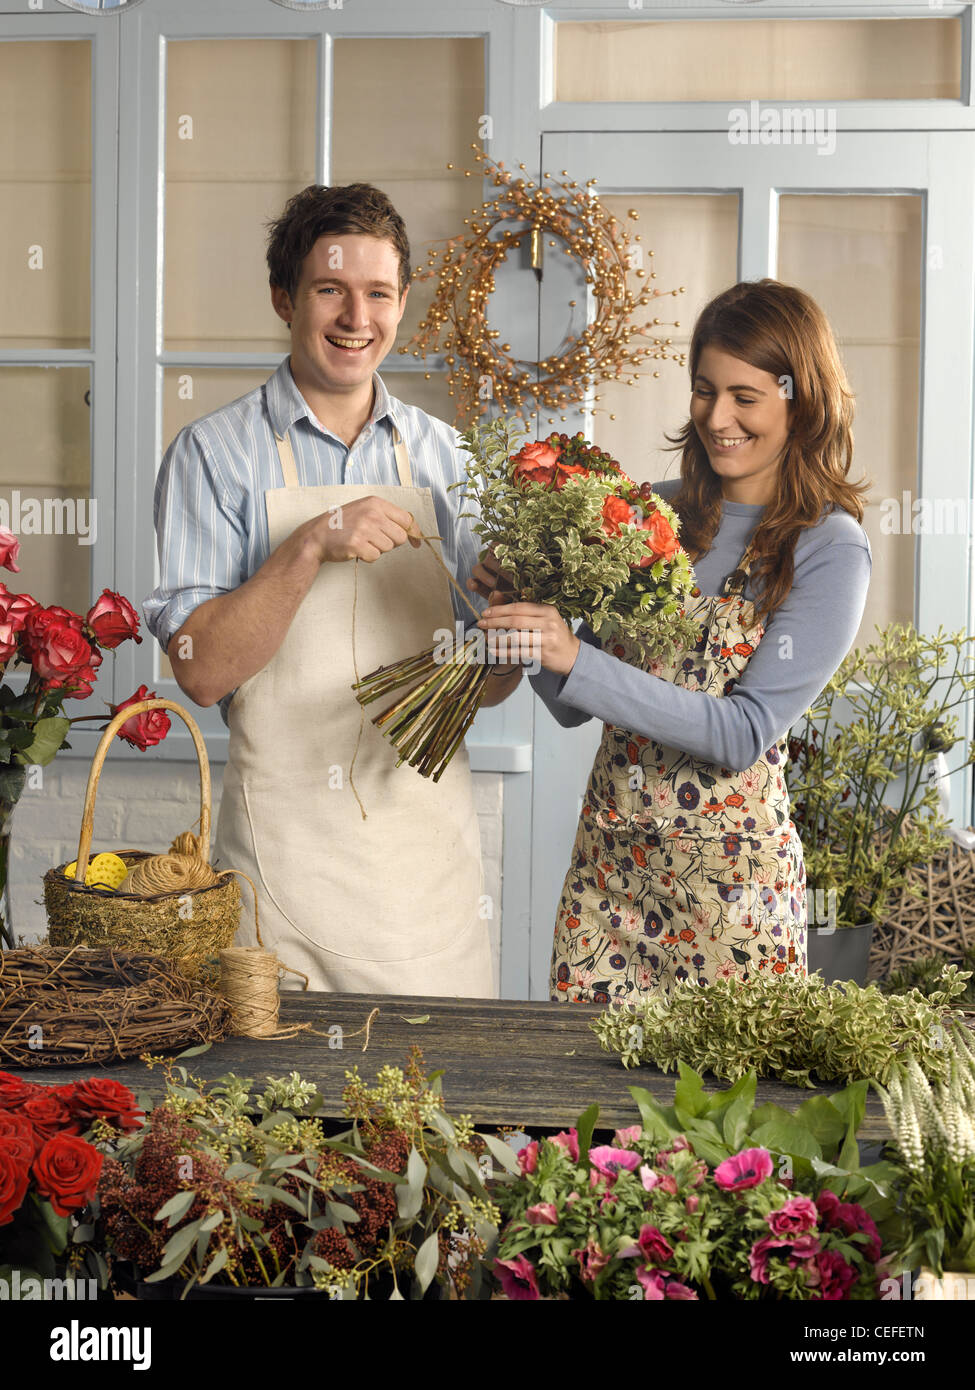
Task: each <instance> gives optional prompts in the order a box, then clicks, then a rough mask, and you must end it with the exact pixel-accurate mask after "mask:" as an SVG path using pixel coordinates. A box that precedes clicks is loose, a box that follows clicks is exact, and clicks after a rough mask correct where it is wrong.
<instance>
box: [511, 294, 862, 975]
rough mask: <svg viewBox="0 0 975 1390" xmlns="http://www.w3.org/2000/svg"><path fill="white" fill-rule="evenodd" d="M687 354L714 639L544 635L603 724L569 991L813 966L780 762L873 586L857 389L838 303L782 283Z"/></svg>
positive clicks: (702, 604)
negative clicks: (682, 641) (673, 642)
mask: <svg viewBox="0 0 975 1390" xmlns="http://www.w3.org/2000/svg"><path fill="white" fill-rule="evenodd" d="M689 365H690V374H691V383H692V387H693V392H692V396H691V401H690V408H689V418H688V420H687V422H686V424H685V425H684V427H683V429H682V430H681V431H680V432H679V433H678V434H677V435H676V436H675V437H674V436H668V438H671V439H672V440H673V442H674V447H675V448H678V449H680V451H681V477H680V480H679V486H677V487H675V485H674V483H672V482H671V483H666V482H662V483H654V484H653V488H654V491H656V492H659V493H660V495H661V496H663V497H664V498H665V499H666V500H667V501H668V502H669V503H670V505H671V506H672V507H673V509H674V511H675V512H676V513H677V515H678V517H679V518H680V522H681V530H680V541H681V544H682V545H683V546H684V548H685V549H686V550H687V552H688V554H689V555H690V557H691V560H692V562H693V563H694V569H695V577H696V580H697V583H698V586H699V588H700V590H701V593H700V596H699V597H698V598H696V599H694V600H692V601H691V602H690V603H688V605H687V607H686V614H687V616H689V617H691V618H693V619H694V620H695V622H696V623H697V624H698V627H699V632H700V636H699V638H698V640H697V641H696V642H695V643H693V644H692V645H690V647H689V648H688V650H686V651H683V652H680V653H678V655H677V657H676V659H675V660H673V661H667V662H663V661H659V660H652V661H649V662H648V661H645V660H642V659H641V657H640V655H639V653H638V652H636V651H635V649H633V648H632V647H631V646H629V645H627V644H625V643H623V644H620V643H616V642H614V643H612V644H611V645H610V647H609V649H608V650H606V649H603V648H602V647H601V646H600V643H599V642H598V640H597V639H596V638H595V636H594V635H593V633H592V631H591V630H590V629H588V628H586V627H585V625H583V627H581V628H580V629H579V632H578V637H579V638H580V639H581V640H580V641H577V642H576V643H575V646H574V649H573V648H571V647H568V646H567V644H566V641H565V640H564V639H563V640H561V641H560V640H559V634H557V633H556V634H554V635H553V634H551V633H550V635H549V648H550V652H551V656H550V657H549V658H548V659H547V658H546V648H545V645H544V639H543V647H542V657H541V661H542V665H543V667H545V668H546V669H545V670H543V672H542V673H541V674H540V675H536V676H532V677H531V682H532V685H533V686H534V688H535V690H536V692H537V693H538V694H539V695H540V696H541V697H542V699H543V700H544V701H545V703H546V705H547V706H548V708H549V709H550V710H551V712H552V713H553V714H554V716H555V718H556V719H558V720H559V722H560V723H562V724H564V725H566V726H569V725H573V724H580V723H583V722H584V721H585V720H587V719H589V718H592V717H594V716H595V717H596V718H599V719H601V720H603V722H604V725H605V728H604V730H603V738H602V743H601V744H600V747H599V750H598V752H597V754H596V759H595V762H594V764H593V768H592V772H591V774H590V778H589V784H588V786H587V788H586V792H585V796H584V798H583V805H582V814H581V816H580V820H579V825H578V830H577V833H576V841H575V846H574V849H573V853H572V861H571V864H570V867H569V870H568V873H567V874H566V876H565V881H564V884H563V888H562V896H561V901H560V903H559V908H558V917H557V922H556V929H555V942H554V947H553V956H552V970H551V981H550V985H551V994H552V998H553V999H556V1000H563V1001H565V1000H572V1001H583V1002H592V1003H607V1002H609V1001H610V1000H614V1001H620V1000H626V1001H629V1000H632V999H634V998H637V997H639V996H640V995H641V994H648V993H656V992H662V993H665V994H666V993H669V992H670V990H671V989H672V987H673V986H674V984H675V983H676V982H678V981H683V980H688V979H690V980H695V981H697V982H698V983H701V984H707V983H710V982H712V981H713V980H715V979H723V978H726V977H728V976H730V975H739V976H741V977H743V978H746V979H747V978H748V977H749V976H750V975H752V974H758V975H766V974H767V975H779V974H790V975H793V974H798V975H800V976H801V975H805V973H806V893H805V866H804V860H803V852H802V844H801V842H800V840H799V836H798V832H797V830H796V827H795V824H794V823H793V821H792V820H791V817H790V809H791V808H790V802H789V794H788V789H787V787H786V785H785V782H784V780H783V771H784V766H785V763H786V760H787V757H788V752H787V745H786V735H787V734H788V732H789V729H790V728H791V727H792V725H793V724H794V723H795V721H796V720H797V719H798V718H799V717H800V715H801V714H802V713H803V712H804V711H805V710H806V709H807V708H808V707H809V705H810V704H811V703H812V702H813V700H814V699H815V698H816V696H817V695H818V694H819V692H820V691H821V690H822V689H823V687H824V686H825V684H826V683H827V681H828V680H829V679H830V677H831V676H832V674H833V672H834V671H835V670H836V668H837V667H838V666H839V664H840V662H841V660H842V658H843V657H844V656H845V654H846V652H847V651H848V650H849V648H850V645H851V643H852V641H853V638H854V636H855V634H856V631H857V627H858V626H859V622H860V618H861V615H862V612H863V607H864V603H865V600H866V591H867V585H868V582H869V576H870V566H871V555H870V546H869V542H868V541H867V537H866V533H865V532H864V531H863V529H862V527H861V525H860V522H861V520H862V517H863V503H862V500H861V494H862V493H863V492H864V491H865V486H864V485H863V484H861V483H851V482H848V481H847V474H848V472H849V469H850V466H851V462H852V433H851V429H850V425H851V420H852V395H851V392H850V390H849V387H848V385H847V383H846V378H845V375H844V372H843V368H842V364H841V362H840V358H839V354H838V352H837V349H836V344H835V342H834V340H833V336H832V332H831V330H830V327H829V324H828V323H827V321H826V318H825V315H824V314H823V313H822V311H821V310H820V309H819V308H818V306H817V305H816V304H815V303H814V302H813V301H812V300H811V299H810V298H809V296H808V295H806V294H804V293H803V292H802V291H801V290H798V289H795V288H794V287H792V286H789V285H782V284H780V283H778V282H777V281H775V280H768V279H766V280H762V281H758V282H743V283H741V284H738V285H735V286H733V287H732V288H731V289H729V290H726V291H725V292H724V293H723V294H721V295H718V296H717V298H716V299H714V300H712V302H711V303H710V304H708V305H707V306H706V308H705V309H704V311H703V312H702V314H701V315H700V317H699V319H698V321H697V324H696V326H695V330H694V335H693V338H692V341H691V348H690V354H689ZM753 566H754V573H753V572H752V570H753ZM729 571H730V573H729ZM758 580H762V581H763V582H762V584H761V585H760V587H759V588H758V590H757V591H755V589H753V588H752V586H753V585H754V584H755V583H756V581H758ZM543 619H544V620H545V621H546V622H547V624H548V626H549V628H550V629H551V627H552V626H553V623H554V624H555V625H558V624H561V619H559V618H558V615H557V614H554V613H553V611H552V610H551V609H548V608H545V607H533V606H532V605H524V604H523V605H519V608H518V612H517V614H515V615H513V616H511V617H509V618H507V622H508V625H509V626H511V627H525V628H532V627H538V626H541V624H542V620H543ZM562 626H564V624H562ZM566 632H568V630H567V629H566ZM702 697H708V698H702Z"/></svg>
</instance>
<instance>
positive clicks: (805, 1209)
mask: <svg viewBox="0 0 975 1390" xmlns="http://www.w3.org/2000/svg"><path fill="white" fill-rule="evenodd" d="M765 1219H766V1221H767V1222H768V1224H769V1230H770V1231H771V1232H772V1234H773V1236H788V1235H795V1234H798V1233H799V1232H801V1231H812V1230H814V1229H815V1227H816V1224H817V1222H818V1221H819V1212H818V1211H817V1210H816V1204H815V1202H811V1201H810V1200H809V1198H808V1197H790V1198H789V1200H788V1201H787V1202H786V1203H785V1205H784V1206H781V1207H779V1209H778V1211H770V1212H769V1213H768V1215H767V1217H766V1218H765Z"/></svg>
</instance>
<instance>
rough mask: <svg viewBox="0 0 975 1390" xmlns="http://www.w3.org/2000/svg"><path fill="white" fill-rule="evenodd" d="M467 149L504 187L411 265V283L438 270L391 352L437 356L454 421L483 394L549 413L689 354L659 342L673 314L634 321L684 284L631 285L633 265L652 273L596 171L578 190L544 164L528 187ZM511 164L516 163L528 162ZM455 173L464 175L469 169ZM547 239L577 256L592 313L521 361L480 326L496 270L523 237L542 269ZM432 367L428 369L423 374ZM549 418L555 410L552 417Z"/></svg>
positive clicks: (479, 403) (475, 409) (485, 403)
mask: <svg viewBox="0 0 975 1390" xmlns="http://www.w3.org/2000/svg"><path fill="white" fill-rule="evenodd" d="M471 148H472V149H473V150H474V159H475V161H476V162H477V163H479V164H483V165H484V166H485V168H484V171H483V177H485V178H490V179H491V181H492V183H493V184H494V185H495V186H496V187H497V188H499V189H500V190H501V191H500V192H499V193H498V195H497V197H495V198H494V199H493V200H488V201H485V202H483V203H481V205H480V207H479V208H472V209H471V215H470V216H469V217H465V218H464V224H465V226H466V227H467V228H468V229H469V230H468V231H467V232H466V233H465V234H464V235H463V236H457V237H451V238H450V239H449V240H448V242H447V245H446V248H445V249H444V250H443V251H440V252H438V251H437V250H436V249H435V248H434V249H432V250H431V251H430V253H429V256H428V263H427V266H426V267H425V268H424V269H422V270H418V271H416V272H415V273H414V277H413V278H414V280H417V281H423V280H429V279H432V278H436V279H437V282H438V283H437V289H436V293H435V295H434V298H433V302H432V304H431V305H430V308H429V309H428V310H427V313H426V316H425V317H424V318H423V319H422V320H421V322H420V325H419V327H418V328H417V331H416V333H414V335H413V337H412V338H411V339H410V341H409V343H408V344H407V345H405V346H404V347H401V348H400V349H399V351H400V353H412V355H413V356H414V357H422V358H423V359H424V360H426V358H427V356H428V355H429V354H432V353H436V352H439V353H441V354H442V355H443V360H444V363H445V364H446V367H447V387H448V394H449V395H451V396H454V397H456V398H457V412H456V417H455V418H456V420H458V421H459V420H460V419H462V418H465V417H471V416H473V415H485V414H487V412H488V411H489V409H490V407H491V404H492V403H494V404H497V405H499V406H501V408H502V409H503V410H508V411H511V412H512V413H513V414H515V415H517V416H520V417H522V418H523V417H524V415H525V413H526V407H528V406H529V405H532V406H533V407H535V408H537V409H542V408H544V409H548V410H553V411H556V412H558V411H562V410H565V409H567V408H568V407H569V406H571V405H573V404H575V403H577V402H579V401H582V400H584V399H585V398H586V396H587V395H588V393H589V392H590V391H591V390H592V388H593V387H595V386H598V385H599V384H600V383H601V382H605V381H610V380H615V381H627V382H628V383H629V384H634V383H635V382H636V381H637V380H638V379H639V375H640V374H639V372H637V371H636V370H635V369H636V368H637V367H639V366H641V365H643V364H644V363H646V362H648V361H663V360H666V359H668V358H669V359H672V360H674V361H676V362H677V363H678V364H679V365H680V366H683V365H684V364H685V363H686V354H685V353H682V352H671V351H668V349H669V348H670V346H671V343H672V340H671V339H670V338H666V337H664V338H662V337H657V336H654V332H653V330H655V329H658V328H666V327H673V328H679V327H680V322H679V320H675V321H673V322H667V321H662V320H660V319H659V318H653V319H651V320H649V322H647V323H646V324H644V325H642V326H639V325H637V324H635V323H633V322H632V318H633V315H634V313H635V312H636V311H637V310H639V309H642V308H645V307H646V306H647V305H648V304H649V303H650V302H651V300H653V299H655V298H659V297H660V296H662V295H668V294H669V295H674V296H676V295H678V294H683V293H684V286H683V285H681V286H680V287H679V289H675V290H658V289H655V288H654V289H651V288H649V287H645V288H644V287H641V289H640V290H639V291H638V292H637V291H634V290H633V289H632V288H631V286H630V283H629V280H628V275H629V274H630V273H632V274H633V275H635V276H636V277H637V278H638V279H640V280H645V279H650V280H653V279H656V271H654V270H653V269H652V268H649V269H648V268H645V267H644V266H643V265H641V264H639V262H641V261H642V259H643V248H642V246H638V245H637V243H639V242H640V240H641V238H640V236H639V235H633V236H631V234H630V232H629V230H628V229H627V228H626V227H625V226H624V225H623V224H622V223H621V222H620V220H619V218H617V217H615V216H614V215H612V214H611V213H609V212H608V211H607V209H606V208H604V207H603V205H602V203H600V201H599V199H598V198H597V197H596V195H595V193H593V192H591V190H592V188H593V187H594V185H595V183H596V180H595V179H588V180H587V181H586V183H585V186H584V187H581V186H580V185H579V183H578V182H577V181H575V180H573V181H571V182H569V181H568V171H567V170H563V171H562V175H563V178H562V180H558V179H553V177H552V175H551V174H548V173H545V174H543V179H544V180H546V181H547V182H545V183H543V184H541V185H539V184H535V183H534V182H532V180H530V179H527V178H525V177H523V176H516V175H515V174H513V173H511V172H510V171H509V170H506V169H505V167H504V164H503V162H498V163H495V162H494V161H493V160H491V159H490V158H489V157H488V156H487V155H485V154H484V153H483V152H482V151H480V150H479V149H478V147H477V146H476V145H472V146H471ZM453 167H454V166H453V165H452V164H448V165H447V168H448V169H452V168H453ZM518 167H519V170H523V169H524V168H525V165H524V164H520V165H519V166H518ZM464 172H465V175H466V177H468V178H470V177H471V175H472V171H471V170H470V169H467V170H465V171H464ZM638 218H639V213H638V212H637V211H636V210H635V209H631V210H630V211H629V212H628V213H627V219H628V220H632V221H636V220H638ZM508 224H514V225H513V226H512V225H508ZM546 236H548V238H549V240H548V246H549V247H550V248H555V249H558V247H559V243H560V242H561V243H562V250H563V252H564V254H565V255H567V256H572V257H574V258H575V259H576V260H577V261H578V262H579V264H580V265H581V267H582V269H583V270H584V272H585V282H586V287H587V294H588V295H589V297H590V299H591V301H592V308H593V313H592V318H591V321H590V322H589V323H588V324H587V325H586V327H585V328H584V329H583V330H582V332H581V333H580V334H578V335H568V336H567V337H566V338H565V339H564V342H563V345H562V347H561V349H560V350H559V351H558V352H557V353H555V354H554V355H552V356H551V357H546V358H543V359H542V360H540V361H538V362H530V363H526V362H525V361H524V360H521V359H515V358H514V357H513V356H512V355H511V344H510V343H504V342H499V339H500V338H501V332H500V330H499V329H493V328H490V327H489V324H488V311H489V307H490V301H491V296H492V294H493V293H494V289H495V278H494V277H495V272H496V271H497V269H498V267H499V266H500V265H501V264H503V262H504V261H506V260H507V259H508V256H509V254H511V252H513V251H514V250H515V249H516V248H518V247H520V246H521V245H522V244H523V242H524V241H525V239H526V238H528V239H529V244H530V247H531V262H532V265H533V266H534V267H535V269H536V271H540V269H541V264H542V249H543V241H544V238H545V237H546ZM652 257H653V252H652V251H649V252H648V258H652ZM569 307H570V308H575V307H576V301H575V300H570V301H569ZM636 336H643V337H646V338H649V339H650V342H649V344H648V345H646V346H633V345H631V339H633V338H634V337H636ZM431 375H432V373H431V372H426V373H425V376H426V377H427V379H428V380H429V378H430V377H431ZM653 375H654V376H659V375H660V374H659V372H656V371H655V372H654V373H653ZM596 399H597V400H598V397H596ZM532 413H534V411H533V412H532ZM562 418H563V419H564V418H565V417H564V416H563V417H562ZM554 423H555V421H554V418H553V419H550V420H549V424H554Z"/></svg>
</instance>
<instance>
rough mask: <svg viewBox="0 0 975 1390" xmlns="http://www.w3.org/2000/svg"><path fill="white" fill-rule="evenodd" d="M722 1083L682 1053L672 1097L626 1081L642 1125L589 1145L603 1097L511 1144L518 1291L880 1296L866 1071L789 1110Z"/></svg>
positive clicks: (504, 1242) (508, 1279) (511, 1250)
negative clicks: (717, 1086)
mask: <svg viewBox="0 0 975 1390" xmlns="http://www.w3.org/2000/svg"><path fill="white" fill-rule="evenodd" d="M756 1085H757V1078H756V1075H755V1073H754V1072H749V1073H748V1075H747V1076H744V1077H742V1078H740V1079H739V1080H738V1081H737V1082H736V1083H735V1084H734V1085H733V1086H732V1087H730V1088H729V1089H727V1090H725V1091H720V1092H718V1093H716V1094H709V1093H708V1092H706V1091H705V1090H704V1083H703V1078H702V1077H701V1076H700V1075H699V1074H698V1073H697V1072H695V1071H694V1070H693V1069H692V1068H690V1067H688V1066H686V1065H684V1064H683V1063H681V1064H680V1080H679V1081H678V1082H677V1084H676V1086H675V1088H674V1102H673V1105H671V1106H669V1107H664V1106H662V1105H660V1104H659V1103H658V1102H657V1101H656V1100H655V1099H654V1097H653V1096H652V1095H651V1094H650V1093H649V1092H648V1091H646V1090H642V1089H641V1088H639V1087H636V1086H631V1087H630V1092H631V1094H632V1096H633V1099H634V1101H635V1102H636V1104H637V1106H638V1107H639V1111H640V1119H641V1124H640V1125H634V1126H631V1127H628V1128H624V1129H621V1130H618V1131H617V1132H616V1134H615V1135H614V1137H613V1141H612V1143H611V1144H602V1145H596V1146H593V1142H592V1140H593V1130H594V1127H595V1125H596V1123H597V1121H598V1108H597V1107H596V1106H592V1107H590V1109H589V1110H588V1111H587V1112H586V1113H585V1115H583V1116H581V1117H580V1119H579V1121H578V1122H577V1125H576V1126H575V1127H574V1128H573V1129H570V1130H568V1131H565V1132H563V1133H562V1134H557V1135H555V1136H553V1137H550V1138H547V1139H543V1140H539V1141H534V1142H533V1143H531V1144H529V1145H528V1146H527V1147H526V1148H524V1149H522V1151H521V1152H520V1153H519V1155H518V1162H519V1165H520V1169H521V1174H520V1176H519V1177H518V1178H516V1179H514V1180H508V1181H506V1182H504V1183H502V1185H501V1186H500V1189H499V1194H498V1201H499V1204H500V1205H501V1207H502V1209H503V1211H504V1212H505V1215H506V1217H507V1221H506V1224H505V1227H504V1229H503V1231H502V1234H501V1239H500V1243H499V1259H498V1260H497V1261H496V1263H495V1273H496V1275H497V1277H498V1279H499V1281H500V1283H501V1285H502V1288H503V1289H504V1291H505V1292H506V1293H507V1294H508V1296H509V1297H512V1298H522V1299H528V1298H539V1297H543V1296H546V1295H548V1296H559V1295H561V1294H565V1293H572V1292H573V1291H576V1292H581V1293H582V1295H583V1296H587V1295H588V1296H591V1297H593V1298H595V1299H600V1300H602V1299H635V1298H645V1299H655V1300H662V1299H697V1298H707V1299H721V1298H735V1299H756V1298H778V1299H782V1298H786V1299H838V1298H876V1297H878V1292H877V1289H878V1284H879V1280H880V1279H881V1278H882V1277H883V1276H884V1275H885V1274H886V1262H885V1261H884V1260H882V1258H881V1256H882V1249H883V1246H882V1239H881V1233H882V1224H883V1223H885V1222H886V1221H887V1220H888V1219H889V1217H890V1214H891V1212H892V1210H893V1207H894V1198H893V1194H892V1192H891V1190H890V1187H889V1184H888V1181H887V1179H888V1177H889V1172H888V1169H887V1167H886V1166H885V1165H883V1164H875V1165H872V1166H871V1167H870V1168H860V1166H859V1149H858V1146H857V1142H856V1132H857V1129H858V1127H859V1125H860V1123H861V1121H862V1119H863V1115H864V1110H865V1104H866V1091H867V1083H866V1082H857V1083H855V1084H853V1085H851V1086H849V1087H847V1088H846V1089H845V1090H844V1091H841V1092H839V1093H838V1094H836V1095H834V1096H832V1097H825V1096H816V1097H813V1098H811V1099H810V1100H807V1101H805V1102H804V1103H803V1104H802V1105H801V1106H799V1108H798V1109H797V1110H796V1111H795V1113H794V1114H793V1113H790V1112H789V1111H787V1110H784V1109H782V1108H781V1107H780V1106H776V1105H761V1106H758V1107H756V1106H755V1093H756Z"/></svg>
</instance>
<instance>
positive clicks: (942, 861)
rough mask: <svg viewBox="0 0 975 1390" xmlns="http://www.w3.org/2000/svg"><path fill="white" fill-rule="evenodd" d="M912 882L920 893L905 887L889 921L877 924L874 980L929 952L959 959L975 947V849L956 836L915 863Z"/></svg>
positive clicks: (894, 902)
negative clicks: (935, 851) (916, 893)
mask: <svg viewBox="0 0 975 1390" xmlns="http://www.w3.org/2000/svg"><path fill="white" fill-rule="evenodd" d="M969 829H971V827H970V826H969ZM907 881H908V883H913V884H914V885H915V886H916V887H919V888H920V889H921V890H922V891H921V896H920V897H914V896H913V895H912V894H911V893H909V892H908V891H907V889H906V887H904V888H901V889H900V890H899V892H898V893H897V894H896V895H895V896H894V897H893V898H892V899H891V900H890V904H889V906H888V909H887V918H886V920H885V921H883V922H878V923H877V925H876V927H875V928H874V933H873V944H872V946H871V948H870V971H869V978H870V979H872V980H882V979H886V977H887V976H888V975H890V974H893V973H894V972H895V971H897V970H901V969H902V968H903V967H904V966H906V965H909V964H910V963H911V961H914V960H918V959H921V958H923V957H926V956H938V955H943V956H944V957H945V958H946V959H949V960H950V959H958V958H959V957H960V956H961V955H962V952H963V951H965V949H966V948H968V947H972V946H975V851H972V850H969V849H963V848H962V847H961V845H958V844H956V843H955V842H954V841H952V842H951V844H950V845H949V846H948V847H947V849H945V850H943V851H942V852H941V853H940V854H938V855H936V856H935V857H934V858H933V859H930V860H928V861H927V862H926V863H924V864H913V865H912V866H911V867H910V869H909V870H908V873H907Z"/></svg>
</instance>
